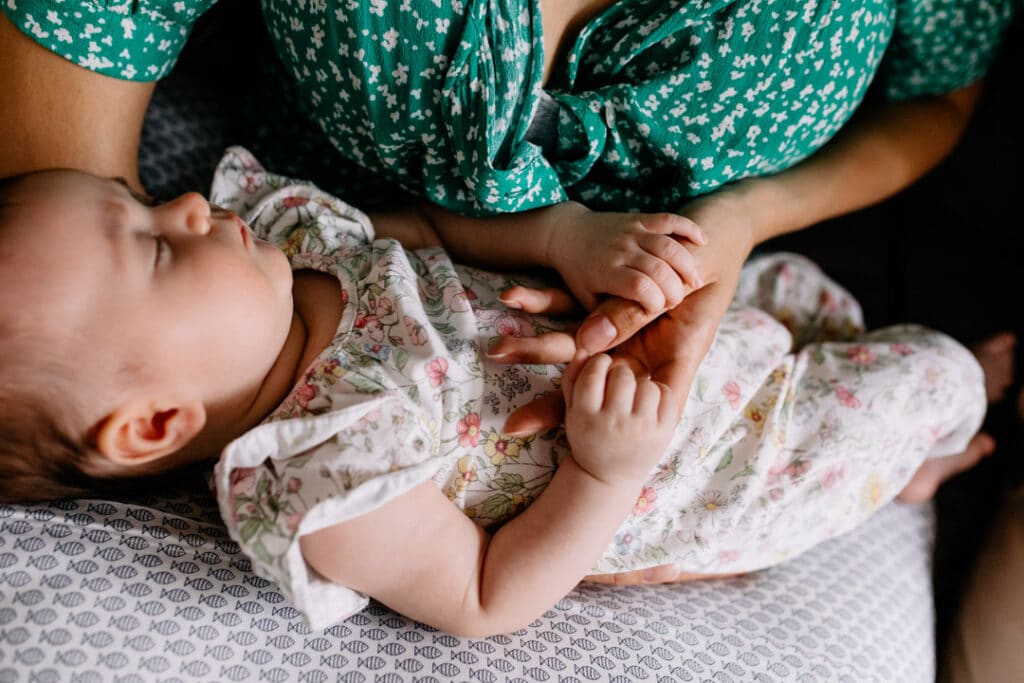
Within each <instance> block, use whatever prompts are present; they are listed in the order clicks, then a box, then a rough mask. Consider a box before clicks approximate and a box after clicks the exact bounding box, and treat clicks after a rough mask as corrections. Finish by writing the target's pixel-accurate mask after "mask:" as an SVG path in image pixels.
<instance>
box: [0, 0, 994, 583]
mask: <svg viewBox="0 0 1024 683" xmlns="http://www.w3.org/2000/svg"><path fill="white" fill-rule="evenodd" d="M607 4H608V0H596V1H594V0H591V1H590V2H582V1H581V2H578V3H562V4H559V3H556V2H554V1H553V0H552V1H549V2H545V3H542V11H543V12H544V16H543V21H544V28H545V45H546V47H550V46H554V49H547V50H546V51H547V53H548V54H547V56H546V65H545V66H546V68H545V71H546V72H548V71H549V70H550V66H551V64H552V63H553V60H555V59H557V54H558V46H559V45H564V44H565V43H566V42H567V39H568V38H569V37H571V35H573V32H574V31H578V29H579V27H580V25H581V23H583V21H584V20H585V19H586V18H587V17H588V16H590V15H592V14H593V12H595V11H597V10H599V9H600V8H601V7H603V6H605V5H607ZM0 63H3V64H4V65H5V68H4V69H2V70H0V91H2V92H5V93H9V97H8V99H7V100H6V101H5V104H4V106H3V107H0V174H2V175H6V174H10V173H16V172H20V171H26V170H32V169H36V168H48V167H71V168H82V169H85V170H89V171H92V172H94V173H97V174H100V175H120V176H123V177H125V178H127V179H129V182H131V183H132V184H133V185H134V186H135V187H140V184H139V181H138V168H137V161H136V160H137V151H138V142H139V131H140V130H141V126H142V118H143V115H144V113H145V107H146V105H147V104H148V101H149V98H150V95H151V94H152V85H150V84H138V83H131V82H127V81H119V80H116V79H112V78H108V77H106V76H102V75H98V74H95V73H93V72H90V71H87V70H85V69H81V68H78V67H76V66H74V65H72V64H70V63H69V62H67V61H65V60H63V59H61V58H60V57H58V56H56V55H53V54H51V53H49V52H48V51H46V50H45V49H43V48H42V47H39V46H38V45H36V44H35V43H34V42H33V41H32V40H30V39H29V38H27V37H25V36H24V35H22V34H21V33H20V32H19V31H17V29H15V28H14V27H13V26H11V25H10V23H9V22H8V20H7V19H6V18H5V17H3V16H0ZM980 88H981V84H980V82H978V83H975V84H972V85H970V86H968V87H966V88H963V89H960V90H957V91H954V92H951V93H947V94H944V95H938V96H932V97H925V98H920V99H916V100H912V101H907V102H901V103H885V104H880V105H877V106H876V107H874V108H862V110H861V111H859V112H858V114H857V115H856V116H855V117H854V119H853V120H852V121H851V122H850V123H849V124H848V125H847V126H846V127H845V128H844V129H843V130H842V131H841V132H840V133H839V134H838V135H837V136H836V137H835V138H834V139H833V140H831V141H830V142H829V143H827V144H826V145H825V146H824V147H823V148H822V149H820V150H819V151H818V152H817V153H816V154H814V155H812V156H811V157H810V158H808V159H807V160H805V161H804V162H802V163H800V164H798V165H796V166H794V167H792V168H790V169H788V170H786V171H783V172H780V173H777V174H775V175H773V176H765V177H760V178H748V179H745V180H742V181H740V182H738V183H734V184H731V185H729V186H726V187H724V188H722V189H720V190H718V191H717V192H715V193H713V194H711V195H708V196H705V197H702V198H700V199H697V200H695V201H694V202H691V203H690V204H688V205H687V206H685V207H681V209H680V213H682V214H683V215H685V216H687V217H688V218H689V219H690V220H692V221H693V222H694V223H696V224H697V225H699V226H700V228H701V230H702V231H703V234H704V235H706V236H707V243H706V244H704V245H696V244H688V245H687V249H688V250H690V251H691V253H692V254H693V255H694V256H695V257H696V263H697V268H698V271H699V274H700V277H701V280H702V281H703V283H704V286H703V287H702V288H701V289H699V290H697V291H696V292H693V291H692V288H690V287H688V286H684V288H683V293H684V294H685V295H686V298H685V299H684V300H683V301H682V302H681V303H680V304H678V305H677V306H675V307H674V308H673V309H672V313H671V315H669V316H665V318H666V319H667V322H666V321H665V320H662V319H659V322H658V323H656V325H655V326H654V327H653V328H647V327H646V326H647V325H648V323H650V322H651V321H652V320H654V319H655V318H658V316H659V315H661V314H662V311H656V310H650V308H649V307H645V306H643V305H641V304H640V303H637V302H635V301H630V300H626V299H622V298H608V299H605V300H604V301H602V302H601V303H599V304H598V305H597V307H596V308H595V309H594V310H593V311H592V312H591V313H590V315H589V316H588V318H587V320H586V321H585V322H584V323H583V325H582V326H581V327H580V329H579V331H578V332H577V334H576V336H575V338H568V337H566V336H565V335H561V334H556V335H550V336H541V337H536V338H532V339H528V338H505V339H503V340H501V341H499V342H498V343H497V344H496V345H495V346H494V347H492V349H491V355H492V357H493V358H495V359H497V360H501V361H503V362H508V363H518V362H532V363H553V362H567V361H569V360H570V359H572V358H573V357H574V356H575V354H576V351H577V348H582V349H583V350H584V351H585V352H586V353H588V354H592V353H596V352H599V351H603V350H607V349H610V348H614V347H620V348H619V350H618V351H617V352H616V353H617V354H618V355H619V356H621V357H623V358H625V359H627V360H629V361H630V362H632V363H633V364H634V365H644V367H645V368H646V369H647V370H648V371H650V372H651V373H652V376H656V377H657V378H658V379H659V381H662V382H665V383H666V384H668V385H670V386H672V387H673V389H674V395H675V396H676V397H677V400H679V401H680V406H679V409H680V410H681V408H682V402H683V401H685V397H686V395H687V393H688V390H689V386H690V382H691V380H692V378H693V376H694V374H695V372H696V369H697V366H698V365H699V364H700V362H701V360H702V359H703V357H704V355H705V354H706V352H707V350H708V348H709V347H710V344H711V341H712V339H713V338H714V332H715V330H716V329H717V327H718V324H719V322H720V320H721V317H722V315H723V314H724V312H725V310H726V308H727V307H728V305H729V302H730V301H731V299H732V296H733V294H734V292H735V288H736V283H737V278H738V277H739V271H740V267H741V265H742V263H743V261H744V260H745V259H746V257H747V256H748V255H749V253H750V251H751V250H752V249H753V248H754V246H756V245H757V244H760V243H762V242H764V241H766V240H768V239H771V238H773V237H776V236H778V235H781V234H784V233H787V232H792V231H795V230H799V229H802V228H805V227H807V226H810V225H813V224H815V223H818V222H821V221H823V220H826V219H829V218H832V217H835V216H838V215H841V214H844V213H848V212H850V211H854V210H856V209H859V208H862V207H865V206H868V205H871V204H874V203H876V202H878V201H881V200H882V199H884V198H886V197H889V196H891V195H892V194H894V193H896V192H898V191H900V190H901V189H903V188H905V187H907V186H908V185H909V184H911V183H912V182H913V181H914V180H916V179H917V178H919V177H920V176H922V175H923V174H924V173H926V172H927V171H928V170H929V169H931V168H932V167H933V166H934V165H935V164H936V163H938V162H939V161H940V160H941V159H942V158H944V157H945V156H946V155H947V154H948V153H949V151H950V150H951V149H952V148H953V146H954V145H955V143H956V141H957V140H958V139H959V137H960V135H961V134H962V132H963V130H964V128H965V127H966V125H967V122H968V120H969V118H970V115H971V112H972V111H973V109H974V106H975V103H976V101H977V97H978V95H979V93H980ZM68 93H73V94H74V96H73V97H68V96H67V95H68ZM54 130H59V131H61V135H59V136H55V135H53V131H54ZM533 296H535V293H529V292H517V293H512V294H510V296H508V297H506V298H505V301H506V302H507V303H509V304H511V305H519V306H522V307H524V308H527V307H528V306H532V305H535V301H533V300H532V299H531V297H533ZM523 297H525V298H523ZM669 323H671V324H669ZM602 327H603V328H604V329H605V330H606V333H605V334H604V335H603V336H602V335H601V334H600V330H601V328H602ZM638 330H643V332H642V333H641V334H639V335H638V336H634V335H636V334H637V331H638ZM626 340H630V341H628V342H626ZM661 341H665V342H670V343H666V344H665V345H664V346H662V347H661V348H662V349H676V350H678V349H685V350H686V351H685V353H683V354H677V355H675V356H673V357H668V358H666V357H660V358H659V357H658V354H657V353H656V351H657V349H655V348H654V346H656V345H658V344H659V343H660V342H661ZM623 342H626V343H623ZM638 350H642V351H644V352H647V355H646V358H647V360H646V361H644V363H640V362H639V361H637V360H636V359H638V358H640V357H641V356H640V354H638V353H637V352H638ZM651 351H655V353H654V354H653V357H655V358H658V360H657V361H656V362H654V363H653V367H651V366H650V365H651V361H650V358H651V357H652V354H651V353H650V352H651ZM561 415H562V413H561V408H560V405H559V399H558V397H557V396H555V397H548V398H547V399H544V400H541V401H538V402H536V403H534V404H532V405H529V406H526V407H524V408H522V409H520V410H519V411H517V412H516V413H514V414H513V415H512V416H511V417H510V419H509V422H508V423H507V428H508V430H509V431H512V432H516V433H532V432H537V431H542V430H543V429H546V428H547V427H549V426H551V425H552V424H555V423H557V422H558V421H559V420H560V419H561ZM662 578H664V577H662Z"/></svg>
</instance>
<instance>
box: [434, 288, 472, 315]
mask: <svg viewBox="0 0 1024 683" xmlns="http://www.w3.org/2000/svg"><path fill="white" fill-rule="evenodd" d="M441 300H442V302H443V303H444V307H445V308H447V309H448V310H450V311H458V312H460V313H461V312H465V311H468V310H469V309H470V306H469V299H467V298H466V290H465V289H464V288H463V287H462V283H461V282H459V281H458V280H454V281H452V282H449V283H448V284H446V285H445V287H444V292H442V299H441Z"/></svg>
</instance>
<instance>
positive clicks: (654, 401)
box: [562, 354, 677, 483]
mask: <svg viewBox="0 0 1024 683" xmlns="http://www.w3.org/2000/svg"><path fill="white" fill-rule="evenodd" d="M562 391H563V392H564V394H565V403H566V416H565V430H566V434H567V435H568V437H569V445H570V447H571V448H572V457H573V459H574V460H575V461H576V463H577V464H578V465H579V466H580V467H581V468H582V469H584V470H586V471H587V472H588V473H590V475H591V476H593V477H594V478H596V479H598V480H600V481H603V482H606V483H614V482H620V481H622V480H626V481H631V482H639V481H641V480H643V479H644V478H646V477H647V475H648V474H649V473H650V471H651V468H652V467H653V466H654V464H655V463H657V462H658V460H659V459H660V458H661V456H662V454H663V453H664V451H665V448H666V447H667V446H668V442H669V440H670V439H671V438H672V434H673V432H674V431H675V427H676V414H677V411H676V407H675V406H676V401H675V399H674V398H673V396H672V390H671V389H670V388H669V387H668V386H666V385H664V384H662V383H660V382H655V381H653V380H651V379H649V378H646V377H644V378H641V377H637V376H636V375H634V374H633V371H632V370H630V369H629V368H628V367H627V366H626V365H624V364H621V363H614V364H613V363H612V359H611V356H608V355H607V354H598V355H596V356H592V357H590V358H589V359H587V360H586V362H585V363H583V362H581V361H580V360H579V359H577V360H575V361H573V363H572V364H571V365H570V366H569V367H568V368H566V372H565V375H563V377H562Z"/></svg>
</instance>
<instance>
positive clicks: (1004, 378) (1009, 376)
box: [971, 332, 1017, 403]
mask: <svg viewBox="0 0 1024 683" xmlns="http://www.w3.org/2000/svg"><path fill="white" fill-rule="evenodd" d="M1016 345H1017V337H1016V336H1015V335H1013V334H1011V333H1010V332H1000V333H998V334H994V335H992V336H991V337H986V338H985V339H982V340H981V341H980V342H978V343H977V344H975V345H974V346H972V347H971V351H972V352H973V353H974V356H975V358H977V359H978V364H979V365H981V369H982V370H983V371H984V372H985V396H986V397H988V402H989V403H995V402H996V401H998V400H1000V399H1001V398H1002V397H1003V395H1004V394H1005V393H1006V390H1007V389H1008V388H1009V386H1010V385H1011V384H1013V349H1014V347H1015V346H1016Z"/></svg>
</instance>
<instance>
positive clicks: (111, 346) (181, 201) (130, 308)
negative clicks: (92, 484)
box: [2, 171, 293, 406]
mask: <svg viewBox="0 0 1024 683" xmlns="http://www.w3.org/2000/svg"><path fill="white" fill-rule="evenodd" d="M11 204H12V209H13V212H14V213H13V215H14V217H15V221H16V224H15V226H13V227H12V229H11V235H10V237H9V239H5V241H4V246H3V248H4V250H5V251H8V250H9V251H8V255H5V258H4V259H3V260H4V262H5V264H7V263H11V264H13V265H12V269H9V270H8V272H6V273H4V274H3V275H2V282H3V283H7V284H6V285H4V286H6V287H8V294H10V283H12V282H14V281H12V280H11V279H10V278H12V277H17V278H18V280H17V281H16V282H17V289H18V290H19V292H20V293H22V295H23V296H22V298H19V299H17V301H19V302H24V304H19V305H25V306H33V307H35V310H34V311H30V313H32V314H36V313H38V314H39V315H40V316H45V317H46V318H52V319H53V324H56V325H60V326H62V332H67V333H69V335H70V336H68V338H69V339H77V340H79V342H78V344H79V348H83V349H86V350H99V352H98V355H97V354H94V353H84V354H83V356H84V357H85V359H88V361H92V360H93V359H94V358H95V359H96V360H95V362H99V363H103V364H106V363H107V362H110V364H111V367H112V368H113V367H118V366H120V367H124V366H125V365H128V366H129V367H139V368H140V369H141V375H142V376H143V377H145V378H146V380H145V381H146V382H147V383H148V382H152V383H153V384H154V385H155V386H159V387H161V389H162V390H165V391H169V392H180V393H182V394H188V395H190V396H194V397H198V398H201V400H203V401H204V403H206V405H208V406H209V405H211V404H214V403H218V402H221V403H230V401H232V400H236V401H237V400H239V398H240V397H242V396H245V395H246V394H247V393H248V392H250V391H251V390H252V388H253V387H259V385H260V383H261V382H262V381H263V379H264V377H265V376H266V374H267V372H268V371H269V370H270V368H271V367H272V366H273V364H274V362H275V360H276V359H277V356H278V353H279V352H280V350H281V348H282V346H283V344H284V341H285V339H286V337H287V335H288V330H289V326H290V324H291V320H292V312H293V308H292V294H291V285H292V275H291V269H290V267H289V264H288V261H287V259H286V258H285V256H284V254H283V253H282V252H281V251H280V250H279V249H278V248H276V247H275V246H274V245H272V244H270V243H268V242H264V241H262V240H259V239H257V238H256V237H255V236H254V235H253V234H252V232H251V231H250V230H249V228H248V227H247V226H246V225H245V224H244V223H243V222H242V220H241V219H239V218H238V217H237V216H235V215H234V214H232V213H230V212H227V211H223V210H220V209H211V206H210V205H209V204H208V203H207V202H206V200H205V199H204V198H203V197H202V196H200V195H198V194H187V195H182V196H181V197H179V198H177V199H175V200H173V201H171V202H168V203H166V204H162V205H159V206H148V205H146V204H145V203H144V202H143V201H140V199H139V198H138V197H137V196H136V195H134V194H133V193H132V192H131V191H130V190H129V189H128V188H127V187H126V186H125V185H124V184H122V183H120V182H118V181H116V180H110V179H104V178H98V177H95V176H91V175H88V174H84V173H78V172H73V171H56V172H48V173H45V174H40V175H37V176H31V177H29V178H28V179H26V180H25V181H24V182H23V183H22V184H21V185H19V186H18V188H17V190H16V192H15V194H14V196H13V197H12V201H11ZM5 269H6V267H5ZM5 298H6V297H5ZM8 301H9V300H8ZM8 301H5V302H4V307H5V308H6V307H7V306H8V305H10V304H9V303H8ZM48 324H49V323H48ZM46 329H51V330H52V329H54V328H53V327H47V328H46ZM61 336H66V335H63V334H62V335H61ZM73 349H74V347H73V346H72V348H69V349H68V350H69V352H73ZM85 359H83V360H85ZM126 359H127V363H126ZM88 361H87V362H88Z"/></svg>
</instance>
